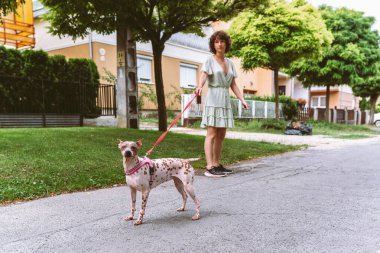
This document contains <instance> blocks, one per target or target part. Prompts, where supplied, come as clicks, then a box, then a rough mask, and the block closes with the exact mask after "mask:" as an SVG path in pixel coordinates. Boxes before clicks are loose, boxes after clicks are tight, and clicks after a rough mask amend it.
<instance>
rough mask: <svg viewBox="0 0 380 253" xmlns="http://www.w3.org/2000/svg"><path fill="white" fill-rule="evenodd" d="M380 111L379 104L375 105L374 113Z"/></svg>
mask: <svg viewBox="0 0 380 253" xmlns="http://www.w3.org/2000/svg"><path fill="white" fill-rule="evenodd" d="M379 112H380V104H378V105H377V106H376V109H375V113H379Z"/></svg>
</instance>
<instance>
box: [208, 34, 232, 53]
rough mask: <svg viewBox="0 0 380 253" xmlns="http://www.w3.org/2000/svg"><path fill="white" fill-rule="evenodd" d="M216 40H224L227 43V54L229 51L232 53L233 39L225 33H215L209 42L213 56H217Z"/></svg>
mask: <svg viewBox="0 0 380 253" xmlns="http://www.w3.org/2000/svg"><path fill="white" fill-rule="evenodd" d="M216 39H218V40H223V41H224V42H226V51H225V53H227V52H228V51H230V48H231V38H230V36H229V35H228V34H227V33H226V32H225V31H216V32H214V33H213V35H211V37H210V41H209V47H210V51H211V52H212V53H213V54H216V50H215V46H214V43H215V40H216Z"/></svg>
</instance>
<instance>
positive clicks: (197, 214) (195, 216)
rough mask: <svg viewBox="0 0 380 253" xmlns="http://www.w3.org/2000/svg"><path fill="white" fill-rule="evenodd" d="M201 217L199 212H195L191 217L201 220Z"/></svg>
mask: <svg viewBox="0 0 380 253" xmlns="http://www.w3.org/2000/svg"><path fill="white" fill-rule="evenodd" d="M200 218H201V215H200V214H199V213H196V214H194V216H193V217H191V219H192V220H199V219H200Z"/></svg>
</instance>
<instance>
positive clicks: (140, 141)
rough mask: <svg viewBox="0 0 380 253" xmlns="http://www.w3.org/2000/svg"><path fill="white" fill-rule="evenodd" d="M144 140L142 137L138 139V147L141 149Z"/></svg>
mask: <svg viewBox="0 0 380 253" xmlns="http://www.w3.org/2000/svg"><path fill="white" fill-rule="evenodd" d="M142 141H143V139H140V140H138V141H136V144H137V148H138V149H140V148H141V147H142Z"/></svg>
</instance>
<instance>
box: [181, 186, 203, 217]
mask: <svg viewBox="0 0 380 253" xmlns="http://www.w3.org/2000/svg"><path fill="white" fill-rule="evenodd" d="M184 187H185V191H186V192H187V194H189V195H190V197H191V198H192V199H193V200H194V203H195V214H194V215H193V217H192V219H193V220H199V218H200V214H199V208H200V206H201V205H200V202H199V200H198V198H197V197H196V196H195V193H194V187H193V185H192V184H184Z"/></svg>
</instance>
